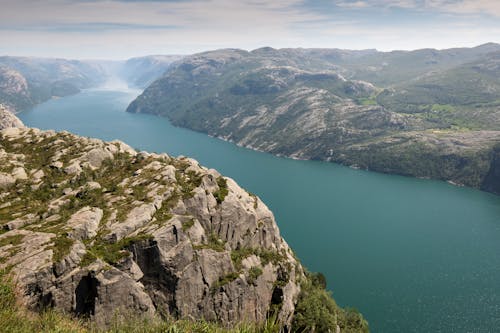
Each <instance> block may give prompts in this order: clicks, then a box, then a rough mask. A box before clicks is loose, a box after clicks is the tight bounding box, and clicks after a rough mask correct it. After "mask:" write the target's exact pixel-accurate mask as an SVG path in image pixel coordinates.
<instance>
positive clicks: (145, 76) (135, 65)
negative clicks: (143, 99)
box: [119, 55, 182, 88]
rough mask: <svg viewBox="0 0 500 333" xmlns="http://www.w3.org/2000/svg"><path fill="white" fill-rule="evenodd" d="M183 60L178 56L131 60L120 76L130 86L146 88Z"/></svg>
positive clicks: (123, 66) (127, 62)
mask: <svg viewBox="0 0 500 333" xmlns="http://www.w3.org/2000/svg"><path fill="white" fill-rule="evenodd" d="M180 59H182V56H178V55H151V56H146V57H138V58H131V59H129V60H127V61H126V62H125V63H124V64H123V65H122V66H121V68H120V70H119V76H120V77H121V78H123V79H124V80H125V81H127V82H128V83H129V84H130V85H132V86H135V87H138V88H146V87H147V86H148V85H150V84H151V83H152V82H153V81H154V80H156V79H157V78H159V77H160V76H162V75H163V74H164V73H165V71H166V70H167V69H168V68H169V67H170V65H171V64H172V63H173V62H175V61H177V60H180Z"/></svg>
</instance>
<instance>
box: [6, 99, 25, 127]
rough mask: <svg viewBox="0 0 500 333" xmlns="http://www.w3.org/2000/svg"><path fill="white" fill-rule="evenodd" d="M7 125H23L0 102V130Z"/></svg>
mask: <svg viewBox="0 0 500 333" xmlns="http://www.w3.org/2000/svg"><path fill="white" fill-rule="evenodd" d="M9 127H24V124H23V122H22V121H21V120H20V119H19V118H17V117H16V116H14V114H13V113H12V112H11V111H9V110H8V109H7V107H6V106H5V105H2V104H0V130H3V129H5V128H9Z"/></svg>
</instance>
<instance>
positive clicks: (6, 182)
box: [0, 172, 16, 190]
mask: <svg viewBox="0 0 500 333" xmlns="http://www.w3.org/2000/svg"><path fill="white" fill-rule="evenodd" d="M15 183H16V179H15V178H14V177H12V176H11V175H9V174H7V173H4V172H0V188H1V189H3V190H7V189H9V188H10V187H12V186H13V185H14V184H15Z"/></svg>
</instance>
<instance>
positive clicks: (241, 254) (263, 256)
mask: <svg viewBox="0 0 500 333" xmlns="http://www.w3.org/2000/svg"><path fill="white" fill-rule="evenodd" d="M251 255H256V256H257V257H259V258H260V261H261V263H262V266H266V265H267V264H268V263H270V262H271V263H273V264H274V265H278V264H279V263H280V262H282V261H283V260H284V259H285V257H284V256H283V255H281V254H280V253H278V252H277V251H273V250H266V249H262V248H251V247H243V248H240V249H238V250H234V251H232V252H231V260H232V261H233V265H234V267H235V268H236V269H238V270H239V269H241V268H242V265H241V262H242V261H243V259H245V258H247V257H250V256H251Z"/></svg>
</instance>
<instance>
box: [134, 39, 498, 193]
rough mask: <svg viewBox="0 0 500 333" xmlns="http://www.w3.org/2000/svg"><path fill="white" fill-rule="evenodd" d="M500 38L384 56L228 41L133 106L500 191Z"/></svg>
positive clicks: (217, 131)
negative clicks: (499, 175)
mask: <svg viewBox="0 0 500 333" xmlns="http://www.w3.org/2000/svg"><path fill="white" fill-rule="evenodd" d="M499 54H500V45H498V44H485V45H481V46H478V47H476V48H461V49H449V50H431V49H424V50H417V51H394V52H378V51H375V50H363V51H350V50H338V49H332V50H328V49H281V50H276V49H272V48H261V49H257V50H254V51H251V52H247V51H242V50H235V49H227V50H217V51H211V52H205V53H200V54H196V55H193V56H189V57H186V58H184V59H182V60H180V61H178V62H176V63H175V64H173V65H172V66H171V68H170V69H169V70H168V71H167V72H166V73H165V74H164V75H163V76H162V77H161V78H159V79H158V80H156V81H155V82H154V83H152V84H151V85H150V86H149V87H148V88H147V89H146V90H145V91H144V93H143V94H142V95H141V96H139V97H138V98H137V99H136V100H135V101H134V102H132V104H131V105H130V106H129V108H128V111H129V112H146V113H153V114H160V115H164V116H167V117H168V118H169V119H170V120H171V121H172V122H173V123H174V124H175V125H178V126H183V127H187V128H191V129H194V130H197V131H201V132H206V133H208V134H210V135H213V136H217V137H221V138H223V139H225V140H229V141H232V142H235V143H237V144H239V145H243V146H246V147H250V148H253V149H257V150H262V151H267V152H271V153H273V154H276V155H284V156H290V157H294V158H301V159H319V160H326V161H335V162H340V163H343V164H347V165H353V166H356V167H360V168H366V169H371V170H376V171H382V172H389V173H398V174H404V175H412V176H417V177H431V178H437V179H444V180H450V181H453V182H456V183H459V184H465V185H469V186H473V187H478V188H483V189H487V190H489V191H492V192H500V187H499V188H497V187H495V186H494V187H495V188H492V187H491V186H490V185H491V180H488V179H489V178H488V177H487V175H488V174H490V169H491V168H492V165H493V163H494V162H493V160H494V153H493V151H494V147H495V146H496V145H500V79H499V77H500V76H499V75H498V74H499V65H498V64H499Z"/></svg>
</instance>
